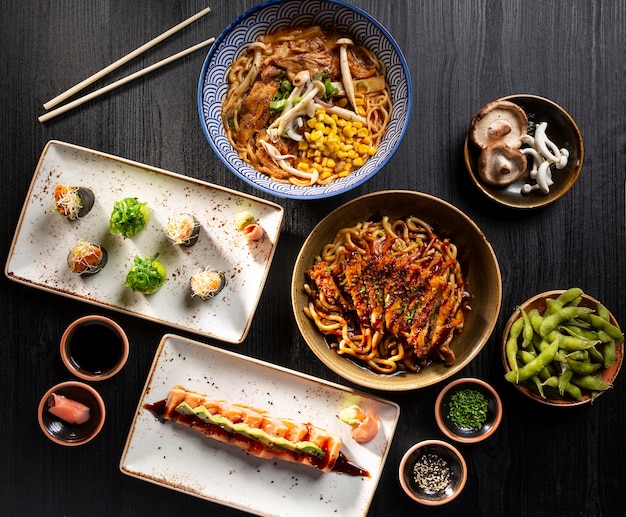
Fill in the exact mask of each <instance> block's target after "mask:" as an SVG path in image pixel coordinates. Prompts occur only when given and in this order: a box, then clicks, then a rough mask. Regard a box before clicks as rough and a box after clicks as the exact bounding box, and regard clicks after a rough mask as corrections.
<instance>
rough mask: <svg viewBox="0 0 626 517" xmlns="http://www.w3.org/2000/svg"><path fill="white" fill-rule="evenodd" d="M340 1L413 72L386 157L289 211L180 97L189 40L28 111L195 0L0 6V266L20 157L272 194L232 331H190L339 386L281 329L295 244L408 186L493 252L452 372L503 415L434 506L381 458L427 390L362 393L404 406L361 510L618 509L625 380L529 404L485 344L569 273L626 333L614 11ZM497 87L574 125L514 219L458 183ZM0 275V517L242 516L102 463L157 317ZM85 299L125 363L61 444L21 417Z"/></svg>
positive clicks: (131, 400) (398, 440) (185, 87)
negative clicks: (240, 174) (327, 220)
mask: <svg viewBox="0 0 626 517" xmlns="http://www.w3.org/2000/svg"><path fill="white" fill-rule="evenodd" d="M257 3H259V2H257V1H255V0H228V1H226V0H221V1H215V2H214V3H213V4H209V5H211V7H212V8H213V12H212V13H211V14H210V15H208V16H206V17H205V18H203V19H202V20H200V21H198V22H196V23H194V24H193V25H191V26H189V27H188V28H187V29H185V30H184V31H182V32H181V33H179V34H177V35H175V36H174V37H172V38H171V39H168V40H167V41H166V42H164V43H162V44H161V45H159V46H158V47H155V48H154V49H152V50H151V51H150V52H148V53H147V54H145V55H142V56H140V57H139V58H137V59H136V60H135V61H133V62H131V63H129V64H128V65H126V66H125V67H123V68H122V69H120V70H118V71H116V72H114V73H112V74H111V75H110V77H107V78H106V79H103V80H101V81H99V82H98V83H97V84H96V85H95V86H94V87H92V88H91V89H94V88H95V87H98V86H104V85H105V84H108V83H109V82H112V81H113V80H116V79H119V78H121V77H123V76H125V75H127V74H129V73H131V72H134V71H136V70H139V69H140V68H142V67H144V66H147V65H149V64H151V63H153V62H155V61H157V60H158V59H162V58H164V57H167V56H169V55H171V54H173V53H174V52H176V51H178V50H182V49H183V48H186V47H188V46H191V45H192V44H195V43H196V42H199V41H201V40H203V39H206V38H207V37H209V36H211V35H214V36H218V35H219V33H220V32H221V31H222V30H223V29H224V28H225V27H226V26H227V25H228V24H229V23H230V22H231V21H232V20H234V19H235V18H236V17H237V16H238V15H240V14H242V13H243V12H244V11H246V10H247V9H249V8H250V7H252V6H254V5H256V4H257ZM352 3H353V4H355V5H357V6H358V7H360V8H362V9H364V10H365V11H367V12H368V13H370V14H371V15H372V16H374V17H375V18H376V19H378V20H379V21H380V23H382V24H383V25H384V26H385V27H386V28H387V29H388V30H389V31H390V33H391V34H392V35H393V37H394V38H395V39H396V41H397V42H398V44H399V46H400V48H401V49H402V51H403V52H404V55H405V57H406V60H407V62H408V64H409V68H410V72H411V76H412V80H413V111H412V115H411V119H410V125H409V128H408V131H407V133H406V136H405V138H404V140H403V142H402V144H401V145H400V148H399V149H398V151H397V153H396V154H395V156H394V157H393V158H392V159H391V160H390V161H389V163H388V164H387V165H386V167H385V168H384V170H383V171H382V172H380V173H379V174H378V175H377V176H376V177H375V178H373V179H371V180H370V181H369V182H367V183H365V184H363V185H361V186H360V187H358V188H357V189H355V190H353V191H351V192H349V193H347V194H345V195H342V196H339V197H335V198H330V199H325V200H323V201H318V202H298V201H293V200H284V199H279V198H274V197H272V196H269V195H265V194H264V193H262V192H260V191H257V190H255V189H253V188H252V187H250V186H249V185H248V184H245V183H244V182H242V181H240V180H239V179H238V178H236V177H235V176H234V175H233V174H232V173H230V172H229V171H228V170H227V169H226V167H225V166H224V165H223V164H222V163H221V162H220V161H219V160H218V158H217V157H216V156H215V155H214V153H213V152H212V150H211V148H210V146H209V145H208V143H207V141H206V140H205V137H204V135H203V133H202V130H201V128H200V124H199V121H198V114H197V106H196V94H197V83H198V76H199V73H200V69H201V67H202V63H203V60H204V57H205V55H206V51H200V52H198V53H195V54H193V55H190V56H187V57H185V58H184V59H182V60H180V61H178V62H176V63H174V64H172V65H170V66H168V67H167V68H163V69H161V70H159V71H157V72H155V73H153V74H151V75H149V76H146V77H144V78H142V79H139V80H138V81H135V82H132V83H130V84H128V85H126V86H123V87H122V88H119V89H117V90H115V91H114V92H112V93H109V94H107V95H105V96H103V97H100V98H99V99H97V100H94V101H92V102H89V103H88V104H85V105H84V106H81V107H79V108H77V109H75V110H73V111H71V112H69V113H67V114H65V115H62V116H60V117H58V118H56V119H54V120H52V121H49V122H47V123H45V124H42V123H39V122H38V120H37V117H38V116H39V115H41V114H42V113H44V110H43V107H42V104H43V103H44V102H45V101H47V100H49V99H50V98H52V97H53V96H55V95H57V94H58V93H60V92H61V91H63V90H65V89H66V88H69V87H70V86H72V85H74V84H76V83H78V82H80V81H81V80H83V79H84V78H85V77H87V76H88V75H91V74H92V73H94V72H95V71H97V70H99V69H100V68H103V67H104V66H106V65H108V64H109V63H111V62H113V61H115V60H116V59H117V58H119V57H121V56H122V55H124V54H126V53H128V52H129V51H131V50H133V49H135V48H137V47H139V46H140V45H142V44H143V43H145V42H146V41H148V40H149V39H151V38H153V37H154V36H156V35H158V34H160V33H161V32H163V31H164V30H166V29H168V28H170V27H172V26H174V25H176V24H177V23H179V22H180V21H181V20H183V19H185V18H187V17H189V16H191V15H192V14H194V13H195V12H197V11H199V10H201V9H202V8H204V7H206V5H207V4H205V3H204V2H201V1H198V0H173V1H157V2H155V1H148V0H131V1H123V0H110V1H108V2H100V1H94V0H85V1H82V2H67V1H61V0H46V1H40V2H11V1H3V2H0V6H1V7H2V9H1V10H0V48H1V49H2V50H1V51H0V81H1V82H2V88H1V89H0V96H1V99H2V103H1V104H2V110H1V111H0V131H1V132H2V134H1V138H0V151H1V152H0V156H1V160H2V165H1V166H0V169H1V171H2V172H1V176H2V181H3V185H4V188H3V196H2V199H3V201H2V212H3V219H2V223H1V224H0V232H1V234H0V257H2V261H3V263H4V262H5V261H6V259H7V257H8V254H9V248H10V245H11V241H12V238H13V235H14V232H15V229H16V226H17V222H18V218H19V215H20V211H21V208H22V205H23V203H24V200H25V198H26V194H27V191H28V188H29V184H30V181H31V179H32V175H33V172H34V170H35V167H36V165H37V161H38V158H39V156H40V154H41V152H42V150H43V148H44V146H45V145H46V143H47V142H48V141H49V140H52V139H56V140H62V141H65V142H69V143H73V144H78V145H81V146H84V147H88V148H91V149H95V150H98V151H103V152H106V153H110V154H113V155H117V156H121V157H123V158H128V159H131V160H134V161H137V162H141V163H145V164H148V165H151V166H155V167H159V168H162V169H166V170H170V171H174V172H177V173H180V174H184V175H188V176H190V177H193V178H198V179H201V180H205V181H209V182H211V183H215V184H218V185H223V186H226V187H229V188H233V189H236V190H239V191H242V192H246V193H249V194H253V195H256V196H258V197H261V198H265V199H269V200H271V201H274V202H278V203H280V204H281V205H282V206H283V207H284V208H285V219H284V224H283V229H282V233H281V236H280V240H279V243H278V247H277V250H276V255H275V258H274V262H273V264H272V266H271V269H270V272H269V277H268V279H267V284H266V287H265V290H264V292H263V294H262V297H261V300H260V303H259V306H258V310H257V312H256V315H255V317H254V320H253V324H252V327H251V329H250V332H249V334H248V336H247V338H246V339H245V341H244V342H243V343H241V344H240V345H228V344H225V343H221V342H217V341H210V340H209V341H208V342H209V343H210V344H213V345H215V346H218V347H223V348H226V349H229V350H230V349H232V350H234V351H236V352H238V353H241V354H243V355H245V356H250V357H255V358H260V359H262V360H265V361H269V362H271V363H275V364H278V365H281V366H285V367H288V368H292V369H295V370H298V371H301V372H305V373H307V374H311V375H314V376H317V377H321V378H323V379H327V380H329V381H332V382H338V383H341V384H345V385H348V386H350V384H349V383H348V382H347V381H343V379H341V378H339V377H337V376H336V375H335V374H333V373H332V372H331V371H330V370H329V369H328V368H326V367H325V366H324V365H323V364H321V363H320V362H319V361H318V360H317V359H316V358H315V356H314V355H313V354H312V352H311V351H310V350H309V348H308V347H307V345H306V343H305V342H304V340H303V339H302V337H301V336H300V334H299V332H298V329H297V326H296V325H295V321H294V318H293V315H292V312H291V307H290V297H289V290H290V281H291V270H292V267H293V263H294V260H295V257H296V255H297V253H298V250H299V248H300V246H301V245H302V243H303V242H304V239H305V238H306V236H307V235H308V233H309V232H310V231H311V229H312V228H313V227H314V226H315V225H316V223H317V222H318V221H319V220H320V219H321V218H323V217H324V216H325V215H326V214H328V213H329V212H330V211H331V210H332V209H334V208H336V207H338V206H339V205H341V204H343V203H345V202H347V201H349V200H350V199H353V198H354V197H357V196H358V195H361V194H365V193H369V192H373V191H377V190H385V189H411V190H416V191H420V192H425V193H428V194H432V195H435V196H438V197H440V198H442V199H444V200H446V201H448V202H450V203H453V204H454V205H455V206H457V207H458V208H459V209H461V210H462V211H464V212H465V213H466V214H468V215H469V216H470V217H471V218H473V219H474V221H475V222H476V223H477V224H478V225H479V226H480V228H481V229H482V230H483V231H484V233H485V235H486V236H487V238H488V240H489V241H490V242H491V244H492V246H493V248H494V250H495V252H496V254H497V257H498V260H499V263H500V268H501V271H502V280H503V302H502V307H501V312H500V316H499V318H498V322H497V324H496V327H495V330H494V333H493V335H492V336H491V338H490V339H489V341H488V343H487V345H486V346H485V347H484V349H483V350H482V351H481V353H480V354H479V355H478V357H477V358H476V359H475V360H474V361H472V362H471V363H470V364H469V365H468V366H467V367H466V368H465V369H463V370H462V371H461V372H460V374H459V376H460V375H463V376H477V377H480V378H482V379H484V380H486V381H488V382H490V383H491V384H492V385H493V386H495V387H496V389H497V390H498V391H499V393H500V394H501V396H502V401H503V404H504V419H503V422H502V426H501V428H500V429H499V430H498V432H497V433H496V434H495V435H494V436H493V437H492V438H491V439H490V440H488V441H487V442H484V443H482V444H478V445H461V446H460V449H461V451H462V452H463V453H464V454H465V456H466V459H467V462H468V468H469V479H468V482H467V486H466V487H465V490H464V491H463V493H462V494H461V495H460V496H459V498H458V499H457V500H456V501H454V502H453V503H451V504H450V505H448V506H446V507H444V508H442V509H431V508H428V507H422V506H420V505H418V504H417V503H414V502H413V501H411V500H409V499H408V498H407V497H406V496H405V495H404V494H403V492H402V490H401V488H400V486H399V483H398V479H397V468H398V464H399V462H400V459H401V457H402V454H403V453H404V451H405V450H406V449H407V448H408V447H410V446H411V445H412V444H413V443H415V442H417V441H419V440H422V439H426V438H442V434H441V433H440V432H439V431H438V429H437V427H436V424H435V420H434V417H433V404H434V401H435V398H436V396H437V394H438V392H439V390H440V389H441V388H442V385H435V386H432V387H429V388H426V389H422V390H419V391H413V392H404V393H397V394H396V393H375V394H377V395H382V396H384V397H385V398H388V399H389V400H392V401H394V402H397V403H398V404H399V405H400V406H401V416H400V421H399V424H398V428H397V432H396V435H395V437H394V439H393V443H392V446H391V450H390V453H389V456H388V459H387V462H386V465H385V468H384V471H383V475H382V478H381V480H380V484H379V486H378V488H377V490H376V493H375V496H374V499H373V501H372V505H371V509H370V512H369V515H372V516H379V515H403V514H406V515H408V514H413V513H415V514H417V513H419V514H420V515H524V516H526V515H533V516H554V515H563V516H575V515H584V516H601V515H605V516H612V515H616V514H617V513H619V512H618V510H619V509H623V508H625V507H626V481H625V480H626V438H625V437H626V375H625V374H624V373H622V375H621V377H619V378H618V379H617V382H616V383H615V385H614V387H613V388H612V389H611V390H610V392H609V393H607V394H605V395H604V396H602V397H601V398H600V399H599V400H598V401H597V403H595V404H594V405H587V406H584V407H580V408H578V409H573V410H563V409H552V408H548V407H543V406H541V405H538V404H536V403H533V402H531V401H529V400H527V399H525V398H524V397H523V396H522V395H520V393H518V392H517V391H516V390H515V389H514V388H513V387H512V386H511V385H509V384H507V383H506V381H505V380H504V379H503V367H502V364H501V359H500V339H501V335H502V331H503V328H504V324H505V322H506V320H507V319H508V317H509V315H510V314H511V312H512V311H513V310H514V309H515V307H516V305H517V304H518V303H520V302H521V301H523V300H525V299H526V298H528V297H530V296H532V295H534V294H536V293H538V292H541V291H545V290H550V289H562V288H567V287H571V286H579V287H581V288H583V289H584V291H585V292H587V293H589V294H591V295H592V296H594V297H596V298H599V299H600V300H602V301H603V302H604V303H605V305H606V306H608V307H609V309H610V310H611V311H612V312H613V313H614V314H615V316H616V317H617V319H618V321H620V322H621V323H622V324H623V325H626V297H625V296H624V292H625V289H626V282H625V279H626V272H625V268H624V264H625V260H624V259H625V245H624V181H625V179H626V174H625V172H624V171H625V170H626V116H625V115H626V113H625V108H626V89H625V88H624V85H625V84H626V59H625V56H626V2H624V1H621V0H620V1H615V2H608V1H605V2H602V1H600V0H577V1H563V0H557V1H554V2H544V1H543V0H525V1H522V0H504V1H493V0H424V1H421V2H412V1H409V0H390V1H384V2H383V1H376V0H354V1H353V2H352ZM87 91H90V90H87ZM515 93H531V94H536V95H540V96H544V97H547V98H549V99H551V100H553V101H555V102H557V103H558V104H560V105H561V106H563V107H564V108H565V109H567V110H568V111H569V113H570V114H571V115H572V117H573V118H574V120H576V122H577V123H578V126H579V128H580V130H581V132H582V135H583V138H584V144H585V159H584V165H583V170H582V174H581V176H580V178H579V179H578V181H577V182H576V183H575V185H574V186H573V188H572V189H571V191H570V192H569V193H568V194H567V195H566V196H565V197H563V198H562V199H561V200H559V201H558V202H556V203H554V204H552V205H550V206H548V207H545V208H543V209H538V210H532V211H516V210H511V209H507V208H504V207H501V206H499V205H496V204H495V203H492V202H491V201H489V200H488V199H487V198H486V197H484V196H483V195H482V194H481V193H480V192H479V191H478V190H477V189H476V188H475V186H474V185H473V184H472V183H471V182H470V180H469V178H468V175H467V173H466V171H465V167H464V162H463V140H464V138H465V133H466V129H467V127H468V124H469V120H470V119H471V117H472V115H473V113H474V112H475V111H476V110H477V109H478V108H480V107H481V106H482V105H483V104H484V103H486V102H487V101H490V100H493V99H496V98H498V97H501V96H505V95H510V94H515ZM0 285H1V288H0V293H1V294H0V300H1V302H0V328H2V332H1V333H0V386H1V393H2V397H0V414H1V415H2V419H3V426H2V427H3V430H2V432H1V433H0V451H1V452H0V458H1V463H0V469H1V470H0V501H2V502H1V503H0V505H1V507H2V510H0V514H2V515H50V516H83V515H90V516H99V515H116V516H120V515H129V516H130V515H132V516H136V515H151V516H155V517H156V516H159V515H163V516H165V515H203V514H206V515H228V516H235V515H243V513H242V512H240V511H238V510H234V509H231V508H226V507H223V506H220V505H217V504H214V503H212V502H207V501H204V500H201V499H198V498H196V497H193V496H190V495H186V494H182V493H179V492H176V491H172V490H167V489H164V488H162V487H159V486H155V485H152V484H150V483H146V482H142V481H139V480H137V479H134V478H131V477H129V476H126V475H123V474H122V473H121V472H120V470H119V461H120V457H121V454H122V449H123V447H124V443H125V440H126V437H127V434H128V431H129V427H130V424H131V421H132V418H133V414H134V411H135V407H136V404H137V401H138V397H139V395H140V393H141V390H142V388H143V385H144V382H145V380H146V376H147V373H148V370H149V368H150V365H151V363H152V360H153V357H154V353H155V350H156V347H157V345H158V343H159V341H160V339H161V337H162V336H163V335H164V334H165V333H168V332H170V331H171V329H170V328H168V327H167V326H164V325H160V324H156V323H149V322H146V321H144V320H140V319H137V318H134V317H131V316H127V315H124V314H120V313H116V312H113V311H111V312H109V311H106V310H104V309H98V308H95V307H93V306H90V305H88V304H85V303H82V302H79V301H73V300H69V299H66V298H62V297H59V296H57V295H55V294H51V293H47V292H43V291H40V290H36V289H34V288H31V287H27V286H23V285H21V284H17V283H15V282H11V281H10V280H8V279H7V278H6V277H5V276H3V277H2V279H0ZM94 312H97V313H104V314H106V315H108V316H111V317H112V318H113V319H115V320H116V321H118V322H119V323H120V324H121V325H122V326H123V327H124V328H125V329H126V331H127V332H128V335H129V337H130V341H131V355H130V359H129V361H128V363H127V365H126V367H125V368H124V370H123V371H122V372H121V373H120V374H118V375H117V376H116V377H114V378H113V379H110V380H108V381H104V382H101V383H99V384H97V388H98V390H99V391H100V392H101V394H102V395H103V397H104V398H105V401H106V403H107V408H108V413H107V421H106V423H105V426H104V429H103V430H102V432H101V434H100V435H99V436H98V437H97V438H96V439H95V440H94V441H93V442H91V443H89V444H87V445H85V446H82V447H76V448H64V447H60V446H57V445H55V444H53V443H52V442H50V441H49V440H47V439H46V438H45V437H44V435H43V433H42V432H41V430H40V429H39V426H38V424H37V418H36V409H37V404H38V402H39V399H40V398H41V396H42V395H43V393H44V392H45V391H46V390H47V389H48V388H49V387H51V386H52V385H54V384H55V383H57V382H59V381H62V380H68V379H71V378H72V376H71V375H70V374H69V372H68V371H67V370H66V369H65V368H64V366H63V364H62V362H61V359H60V357H59V354H58V342H59V339H60V337H61V334H62V332H63V330H64V329H65V327H66V326H67V325H68V324H69V323H70V322H71V321H73V320H74V319H76V318H77V317H80V316H83V315H86V314H91V313H94ZM189 337H192V338H197V336H193V335H190V336H189ZM200 340H202V339H200ZM204 341H207V340H204ZM242 488H243V489H245V487H242ZM303 504H306V502H305V501H303ZM392 509H393V511H392Z"/></svg>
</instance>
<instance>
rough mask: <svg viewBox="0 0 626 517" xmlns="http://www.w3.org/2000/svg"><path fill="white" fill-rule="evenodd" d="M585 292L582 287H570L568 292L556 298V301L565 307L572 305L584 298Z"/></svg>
mask: <svg viewBox="0 0 626 517" xmlns="http://www.w3.org/2000/svg"><path fill="white" fill-rule="evenodd" d="M582 294H583V290H582V289H581V288H580V287H570V288H569V289H568V290H567V291H565V292H563V293H561V294H560V295H559V296H557V297H556V298H555V300H556V301H557V302H558V303H559V304H560V305H561V307H564V306H565V305H571V304H572V302H574V301H575V300H576V299H577V298H580V297H582Z"/></svg>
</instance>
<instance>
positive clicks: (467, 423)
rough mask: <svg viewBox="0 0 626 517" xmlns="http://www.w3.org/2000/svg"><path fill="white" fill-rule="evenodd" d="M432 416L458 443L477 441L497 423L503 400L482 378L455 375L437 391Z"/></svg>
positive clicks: (493, 428) (484, 438)
mask: <svg viewBox="0 0 626 517" xmlns="http://www.w3.org/2000/svg"><path fill="white" fill-rule="evenodd" d="M435 419H436V420H437V425H438V426H439V429H440V430H441V432H442V433H443V434H445V435H446V436H447V437H448V438H451V439H452V440H454V441H456V442H461V443H475V442H480V441H482V440H486V439H487V438H489V437H490V436H491V435H492V434H493V433H495V432H496V429H497V428H498V426H499V425H500V421H501V420H502V401H501V400H500V397H499V395H498V393H497V392H496V390H494V389H493V388H492V387H491V386H490V385H489V384H487V383H486V382H485V381H483V380H481V379H475V378H463V379H457V380H455V381H452V382H451V383H450V384H448V385H447V386H446V387H445V388H444V389H443V390H441V392H440V393H439V396H438V397H437V400H436V402H435Z"/></svg>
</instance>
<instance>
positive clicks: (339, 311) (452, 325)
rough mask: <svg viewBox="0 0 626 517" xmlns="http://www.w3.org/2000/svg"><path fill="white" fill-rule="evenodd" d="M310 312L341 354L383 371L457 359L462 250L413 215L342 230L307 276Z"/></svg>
mask: <svg viewBox="0 0 626 517" xmlns="http://www.w3.org/2000/svg"><path fill="white" fill-rule="evenodd" d="M307 278H308V283H306V284H305V286H304V288H305V291H306V292H307V294H308V297H309V303H308V306H307V307H306V308H305V309H304V312H305V314H306V315H307V316H308V317H309V318H310V319H311V320H313V322H314V323H315V325H316V326H317V328H318V329H319V330H320V332H322V333H323V334H324V335H325V336H326V339H327V342H328V343H329V346H330V347H331V348H333V349H334V350H335V351H336V352H337V353H338V354H340V355H343V356H345V357H348V358H351V359H353V360H355V361H356V362H357V363H358V364H360V365H362V366H365V367H368V368H370V369H371V370H373V371H374V372H377V373H381V374H395V373H401V372H418V371H420V370H421V369H422V368H424V367H426V366H427V365H428V364H430V363H431V362H432V361H442V362H443V363H445V364H446V365H451V364H453V363H454V362H455V360H456V357H455V354H454V352H453V350H452V349H451V348H450V343H451V341H452V339H453V337H454V336H455V335H457V334H459V333H460V332H461V331H462V330H463V325H464V321H465V316H464V311H465V310H469V303H468V302H469V298H470V296H469V294H468V293H467V291H466V289H465V283H464V280H463V275H462V272H461V266H460V264H459V261H458V260H457V249H456V247H455V246H454V244H453V243H452V242H451V241H450V240H449V239H442V238H440V237H439V236H437V235H436V234H435V232H434V231H433V230H432V228H431V227H430V226H429V225H428V224H427V223H426V222H424V221H422V220H420V219H418V218H416V217H406V218H401V219H397V220H393V219H390V218H389V217H387V216H385V217H383V218H382V219H381V220H380V221H377V222H372V221H366V222H361V223H358V224H357V225H355V226H353V227H348V228H343V229H341V230H340V231H339V232H338V233H337V234H336V235H335V237H334V239H333V241H332V242H330V243H328V244H326V245H325V246H324V248H323V249H322V250H321V254H320V256H319V257H317V258H316V260H315V264H314V265H313V267H312V268H311V269H310V270H309V271H308V272H307Z"/></svg>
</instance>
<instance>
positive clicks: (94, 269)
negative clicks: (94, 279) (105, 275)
mask: <svg viewBox="0 0 626 517" xmlns="http://www.w3.org/2000/svg"><path fill="white" fill-rule="evenodd" d="M107 259H108V254H107V251H106V250H105V249H104V248H103V247H102V246H98V245H97V244H94V243H92V242H87V241H85V240H83V239H81V240H79V241H78V242H77V243H76V245H75V246H74V247H73V248H72V249H71V250H70V252H69V253H68V255H67V265H68V267H69V268H70V271H71V272H72V273H76V274H77V275H79V276H91V275H95V274H96V273H98V272H100V271H102V268H103V267H104V266H105V265H106V263H107Z"/></svg>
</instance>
